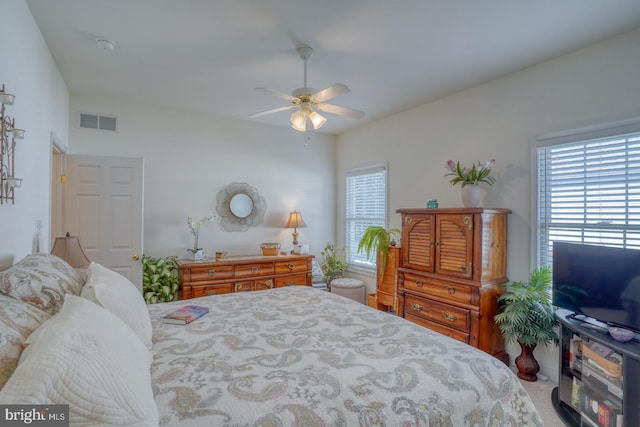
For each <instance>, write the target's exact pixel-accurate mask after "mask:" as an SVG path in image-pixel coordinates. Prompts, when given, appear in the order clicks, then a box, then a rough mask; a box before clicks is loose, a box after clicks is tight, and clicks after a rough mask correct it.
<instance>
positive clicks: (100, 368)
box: [0, 295, 159, 426]
mask: <svg viewBox="0 0 640 427" xmlns="http://www.w3.org/2000/svg"><path fill="white" fill-rule="evenodd" d="M26 343H27V344H29V346H28V347H27V348H26V349H25V350H24V351H23V352H22V356H21V357H20V362H19V363H18V367H17V368H16V370H15V372H14V373H13V375H12V376H11V378H10V379H9V381H7V383H6V384H5V386H4V388H3V389H2V390H0V401H1V402H3V403H15V404H49V403H51V404H68V405H69V416H70V417H69V418H70V423H71V425H74V424H82V425H118V426H132V425H136V426H147V425H148V426H151V425H155V426H157V425H158V421H159V416H158V407H157V406H156V403H155V401H154V399H153V392H152V389H151V373H150V369H151V360H152V356H151V353H150V352H149V350H147V349H146V348H145V347H144V345H142V343H141V342H140V340H139V339H138V337H137V336H136V335H135V334H134V332H133V331H132V330H131V329H129V328H128V327H127V326H126V325H125V324H124V323H123V322H122V321H121V320H120V319H118V318H117V317H116V316H114V315H113V314H112V313H110V312H108V311H107V310H105V309H103V308H101V307H98V306H96V305H95V304H93V303H91V302H90V301H88V300H86V299H84V298H80V297H77V296H74V295H67V297H66V298H65V301H64V304H63V306H62V309H61V310H60V312H59V313H58V314H57V315H55V316H54V317H52V318H51V319H49V320H47V321H46V322H45V323H43V324H42V325H41V326H40V327H39V328H38V329H36V330H35V331H34V332H33V333H32V334H31V335H30V336H29V338H27V341H26Z"/></svg>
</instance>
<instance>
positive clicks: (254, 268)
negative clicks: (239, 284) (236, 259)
mask: <svg viewBox="0 0 640 427" xmlns="http://www.w3.org/2000/svg"><path fill="white" fill-rule="evenodd" d="M234 272H235V277H236V278H240V277H248V276H261V275H265V274H273V263H271V262H269V263H252V264H238V265H236V266H235V269H234Z"/></svg>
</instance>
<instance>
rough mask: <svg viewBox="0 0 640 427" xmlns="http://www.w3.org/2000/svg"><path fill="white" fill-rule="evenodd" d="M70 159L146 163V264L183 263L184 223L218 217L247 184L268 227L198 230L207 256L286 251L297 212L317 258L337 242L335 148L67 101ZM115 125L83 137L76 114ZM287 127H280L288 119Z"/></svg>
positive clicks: (192, 117) (233, 123)
mask: <svg viewBox="0 0 640 427" xmlns="http://www.w3.org/2000/svg"><path fill="white" fill-rule="evenodd" d="M70 110H71V114H70V123H69V140H70V143H69V148H70V153H71V154H88V155H104V156H118V157H142V158H144V168H145V172H144V179H145V195H144V212H145V213H144V251H145V254H147V255H149V256H166V255H179V256H182V255H185V254H186V249H187V248H191V247H192V246H193V239H192V235H191V234H190V232H189V229H188V228H187V225H186V218H187V216H191V217H193V218H194V219H195V220H198V219H200V218H202V217H204V216H207V215H209V214H210V213H211V212H213V211H215V206H216V195H217V193H218V192H219V191H220V190H221V189H223V188H224V187H225V186H227V185H228V184H230V183H232V182H246V183H248V184H249V185H251V186H253V187H255V188H256V189H257V190H258V191H259V192H260V194H261V195H262V196H263V197H264V199H265V201H266V204H267V211H266V215H265V217H264V221H263V223H262V224H260V225H259V226H257V227H252V228H250V229H249V230H248V231H246V232H228V231H225V230H224V229H223V228H222V227H221V226H220V225H219V224H218V223H217V221H216V222H212V223H208V224H205V225H203V226H202V227H201V228H200V234H199V243H200V246H201V247H203V248H204V249H205V252H207V253H209V254H211V253H213V252H214V251H217V250H226V251H228V252H229V254H257V253H260V243H263V242H279V243H280V244H281V245H282V249H286V250H290V249H291V248H292V236H291V231H293V230H288V229H284V228H283V227H284V225H285V224H286V221H287V218H288V216H289V212H290V211H292V210H298V211H300V212H302V215H303V218H304V219H305V222H306V223H307V226H308V227H307V228H301V229H298V232H299V233H300V236H299V241H300V242H301V243H308V244H310V247H311V252H312V253H313V254H315V255H317V256H319V255H320V251H321V250H322V248H323V247H324V245H325V244H326V242H329V241H331V242H332V241H333V237H334V235H335V221H334V212H335V194H334V189H335V165H334V161H335V138H334V137H330V136H326V135H317V134H312V135H311V139H310V140H309V141H308V143H307V146H305V136H304V134H302V133H300V132H297V131H295V130H293V129H289V128H281V127H274V126H267V125H263V124H258V123H252V122H249V121H238V120H229V119H222V118H212V117H208V116H203V115H198V114H194V113H192V112H187V111H179V110H168V109H162V108H156V107H151V106H143V105H132V104H123V103H121V102H111V101H109V100H105V99H93V98H83V97H71V107H70ZM81 111H82V112H89V113H94V114H103V115H109V116H116V117H117V118H118V126H119V129H118V132H117V133H108V132H100V131H93V130H87V129H81V128H79V127H78V126H77V115H78V113H79V112H81ZM285 119H286V117H285Z"/></svg>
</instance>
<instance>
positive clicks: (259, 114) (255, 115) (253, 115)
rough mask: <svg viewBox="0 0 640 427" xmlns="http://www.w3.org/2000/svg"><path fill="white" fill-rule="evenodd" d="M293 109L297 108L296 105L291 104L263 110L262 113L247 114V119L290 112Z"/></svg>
mask: <svg viewBox="0 0 640 427" xmlns="http://www.w3.org/2000/svg"><path fill="white" fill-rule="evenodd" d="M294 107H297V105H293V104H292V105H285V106H284V107H276V108H271V109H269V110H264V111H259V112H257V113H253V114H249V117H251V118H254V117H260V116H266V115H267V114H273V113H278V112H280V111H285V110H290V109H292V108H294Z"/></svg>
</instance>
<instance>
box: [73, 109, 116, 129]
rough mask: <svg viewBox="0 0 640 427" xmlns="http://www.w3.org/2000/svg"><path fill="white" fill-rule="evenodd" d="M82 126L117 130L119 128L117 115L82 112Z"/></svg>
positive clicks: (84, 127)
mask: <svg viewBox="0 0 640 427" xmlns="http://www.w3.org/2000/svg"><path fill="white" fill-rule="evenodd" d="M80 127H81V128H83V129H96V130H106V131H109V132H116V131H117V130H118V120H117V119H116V118H115V117H109V116H99V115H97V114H88V113H80Z"/></svg>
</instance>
